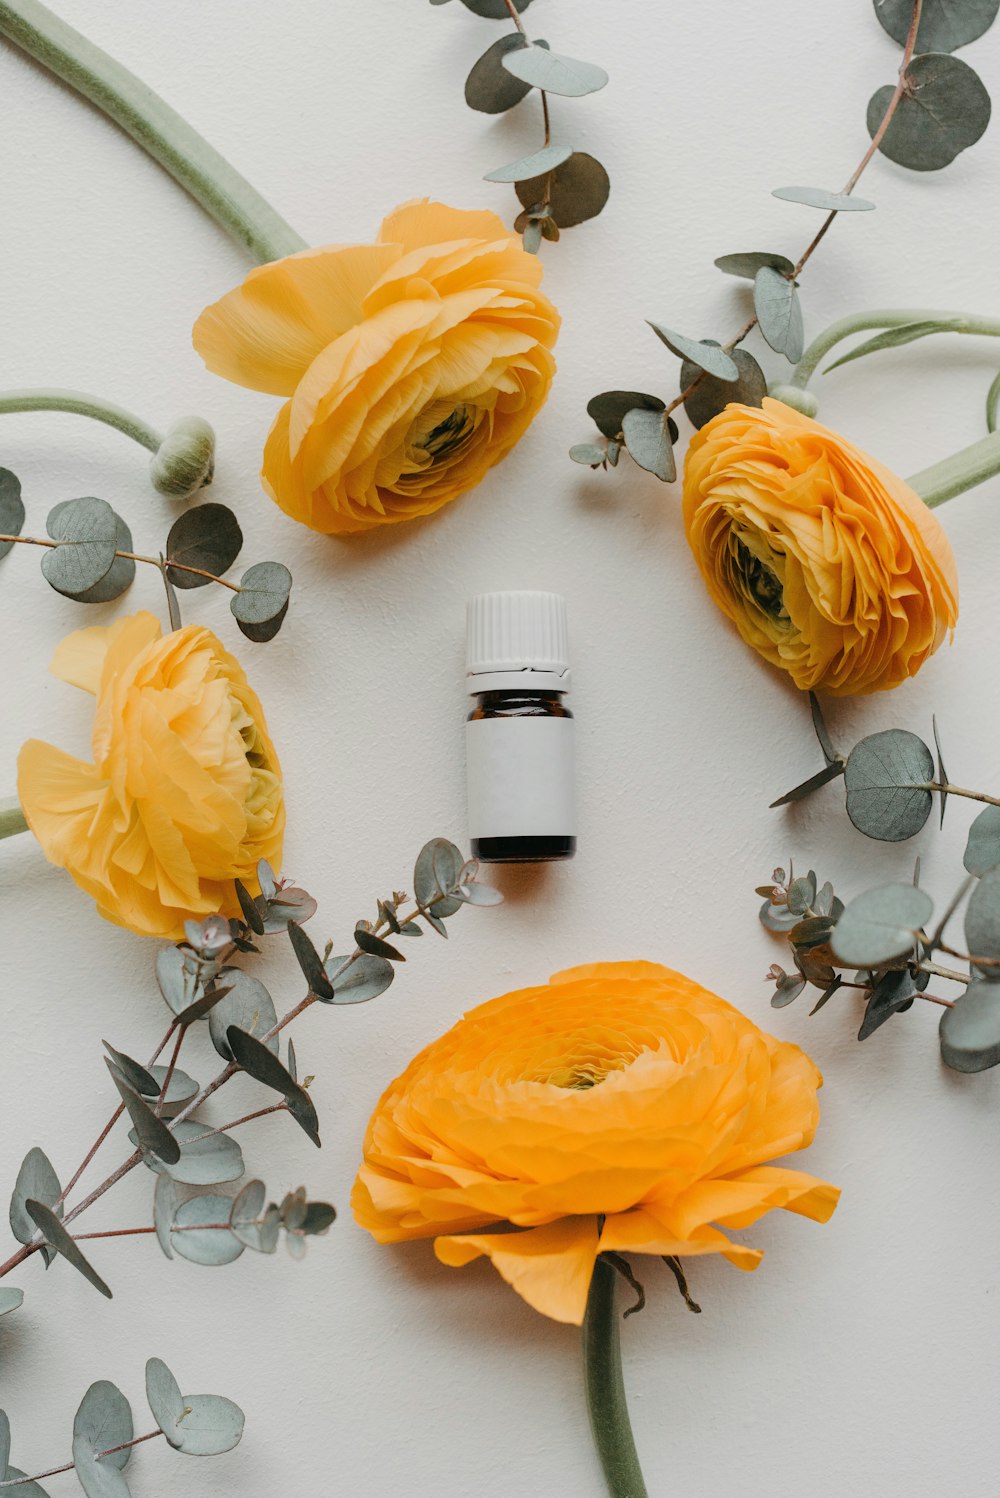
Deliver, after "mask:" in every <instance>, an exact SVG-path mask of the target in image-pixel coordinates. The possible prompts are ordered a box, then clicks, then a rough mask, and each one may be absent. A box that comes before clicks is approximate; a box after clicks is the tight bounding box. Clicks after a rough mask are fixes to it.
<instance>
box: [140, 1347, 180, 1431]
mask: <svg viewBox="0 0 1000 1498" xmlns="http://www.w3.org/2000/svg"><path fill="white" fill-rule="evenodd" d="M146 1402H147V1403H148V1405H149V1408H150V1412H151V1413H152V1416H153V1419H154V1420H155V1421H156V1423H157V1425H158V1426H159V1427H160V1429H161V1430H162V1431H163V1434H164V1435H165V1436H166V1438H167V1440H168V1441H169V1442H170V1445H171V1446H173V1445H174V1444H175V1443H174V1441H172V1440H171V1431H172V1429H173V1427H174V1425H175V1424H176V1422H177V1420H178V1419H179V1418H180V1416H181V1415H182V1414H183V1413H184V1400H183V1399H182V1398H181V1390H180V1385H179V1384H178V1382H177V1380H176V1378H174V1375H173V1374H172V1373H171V1371H170V1369H169V1368H168V1367H167V1365H166V1363H164V1362H163V1360H162V1359H161V1358H150V1360H149V1362H148V1363H147V1364H146Z"/></svg>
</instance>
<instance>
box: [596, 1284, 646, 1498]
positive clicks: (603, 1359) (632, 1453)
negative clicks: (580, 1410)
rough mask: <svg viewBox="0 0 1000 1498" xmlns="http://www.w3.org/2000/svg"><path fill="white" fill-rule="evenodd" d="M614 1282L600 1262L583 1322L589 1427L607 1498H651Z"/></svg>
mask: <svg viewBox="0 0 1000 1498" xmlns="http://www.w3.org/2000/svg"><path fill="white" fill-rule="evenodd" d="M617 1280H618V1275H617V1272H616V1270H615V1269H613V1268H612V1266H611V1265H610V1264H609V1263H608V1261H607V1259H604V1258H598V1260H597V1263H596V1264H595V1265H594V1277H593V1279H592V1280H591V1282H590V1295H589V1297H588V1299H587V1312H586V1315H585V1317H584V1321H583V1364H584V1374H585V1378H586V1384H587V1407H588V1409H589V1411H590V1428H591V1430H592V1431H593V1434H594V1445H595V1446H596V1447H597V1454H598V1456H599V1457H600V1459H601V1466H602V1467H603V1469H604V1476H605V1479H606V1481H607V1484H608V1492H609V1493H610V1494H611V1498H649V1494H648V1491H647V1489H646V1484H645V1481H644V1480H643V1476H642V1469H641V1468H640V1466H639V1457H638V1455H637V1453H636V1449H635V1441H634V1440H633V1438H632V1424H631V1421H630V1420H629V1417H628V1405H627V1403H626V1401H625V1384H624V1380H623V1378H622V1358H621V1340H620V1337H619V1332H618V1328H619V1318H618V1313H617V1312H616V1310H615V1291H616V1289H617Z"/></svg>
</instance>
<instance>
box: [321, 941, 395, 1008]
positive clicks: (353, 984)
mask: <svg viewBox="0 0 1000 1498" xmlns="http://www.w3.org/2000/svg"><path fill="white" fill-rule="evenodd" d="M348 962H350V963H351V965H350V967H348V966H347V964H348ZM341 972H342V973H343V976H342V977H339V976H338V974H340V973H341ZM326 974H327V977H328V978H329V979H330V982H331V983H332V984H333V1002H334V1003H335V1004H367V1002H368V1000H369V999H377V998H378V996H379V994H383V993H385V991H386V989H387V988H388V987H389V984H390V983H391V982H392V980H393V978H394V977H395V976H396V970H395V968H394V967H393V965H392V963H391V962H390V961H389V960H388V958H387V957H376V956H373V955H372V954H371V953H369V952H362V954H361V956H360V957H355V959H354V961H353V962H351V959H350V958H349V957H328V958H327V961H326Z"/></svg>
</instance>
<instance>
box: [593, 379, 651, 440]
mask: <svg viewBox="0 0 1000 1498" xmlns="http://www.w3.org/2000/svg"><path fill="white" fill-rule="evenodd" d="M664 409H665V407H664V404H663V401H661V400H660V398H659V396H657V395H644V394H643V393H642V391H641V390H604V391H602V392H601V394H600V395H595V396H592V397H591V399H590V400H589V401H588V402H587V415H588V416H589V417H590V419H591V421H592V422H594V424H595V426H596V427H597V429H598V431H599V432H600V433H601V435H602V436H603V437H610V438H615V437H619V436H620V435H621V430H622V422H623V421H624V420H625V417H626V415H627V414H628V412H629V411H663V410H664Z"/></svg>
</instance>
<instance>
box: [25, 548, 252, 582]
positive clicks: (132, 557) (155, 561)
mask: <svg viewBox="0 0 1000 1498" xmlns="http://www.w3.org/2000/svg"><path fill="white" fill-rule="evenodd" d="M4 541H10V542H12V543H14V544H15V545H18V546H47V547H49V548H50V549H58V548H59V547H60V546H66V545H67V544H68V543H67V542H65V541H46V540H45V539H44V538H43V537H41V536H7V535H0V542H4ZM115 556H116V557H124V558H125V560H126V561H128V562H148V563H149V565H150V566H151V567H159V566H160V559H159V557H146V556H143V555H142V554H141V553H140V552H138V551H116V552H115ZM167 566H168V567H169V568H171V569H172V570H173V571H175V572H190V573H192V574H193V575H194V576H195V577H205V578H207V579H208V580H209V582H213V583H218V584H219V587H220V588H228V589H229V590H230V592H232V593H241V592H242V591H243V590H242V588H241V587H240V585H239V583H230V582H227V581H226V579H225V578H224V577H217V576H216V575H215V573H214V572H206V570H205V568H204V567H188V566H187V564H186V563H184V562H169V561H168V562H167Z"/></svg>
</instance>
